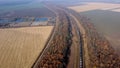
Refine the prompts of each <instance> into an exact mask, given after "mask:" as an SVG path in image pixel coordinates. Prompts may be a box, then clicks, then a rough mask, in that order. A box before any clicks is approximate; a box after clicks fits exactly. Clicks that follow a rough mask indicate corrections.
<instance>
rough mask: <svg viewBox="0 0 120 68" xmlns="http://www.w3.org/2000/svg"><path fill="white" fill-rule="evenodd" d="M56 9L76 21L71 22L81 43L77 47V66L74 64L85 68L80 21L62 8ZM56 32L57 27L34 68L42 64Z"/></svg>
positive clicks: (77, 67)
mask: <svg viewBox="0 0 120 68" xmlns="http://www.w3.org/2000/svg"><path fill="white" fill-rule="evenodd" d="M55 7H56V6H55ZM47 8H49V7H48V6H47ZM56 8H57V9H59V10H62V11H63V12H64V13H65V14H67V17H69V19H70V20H71V21H72V20H74V22H71V25H72V24H74V25H72V26H74V28H75V30H76V32H77V35H78V41H79V46H78V47H77V48H78V49H77V51H76V52H77V53H76V55H77V57H76V58H75V59H74V60H75V62H76V64H74V65H75V66H74V68H84V60H83V43H82V42H83V40H81V39H82V36H81V30H80V26H79V25H78V21H77V19H75V18H74V16H73V15H72V14H71V13H69V12H68V11H66V10H64V9H62V8H60V7H56ZM56 14H57V13H56ZM56 16H57V20H56V22H58V21H59V20H58V18H59V16H58V15H56ZM55 32H56V26H55V27H54V30H53V33H52V34H51V37H50V38H49V40H48V42H47V44H46V47H45V48H44V49H43V52H42V53H41V54H40V56H39V57H38V59H37V60H36V62H35V63H34V65H33V67H32V68H38V67H37V66H38V65H39V63H40V61H41V59H42V58H43V56H44V54H45V53H46V51H47V50H48V48H49V47H50V45H49V43H50V42H51V41H52V39H53V38H54V35H55Z"/></svg>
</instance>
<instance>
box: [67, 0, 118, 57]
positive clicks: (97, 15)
mask: <svg viewBox="0 0 120 68" xmlns="http://www.w3.org/2000/svg"><path fill="white" fill-rule="evenodd" d="M119 6H120V4H112V3H95V2H92V3H83V4H82V5H75V6H70V7H69V8H70V9H73V10H75V11H77V12H79V13H80V15H81V16H85V17H87V18H89V19H90V21H91V22H92V23H93V24H94V25H95V27H96V29H97V30H98V31H100V33H101V34H102V35H104V36H105V37H106V38H107V39H108V40H109V42H110V43H111V44H112V46H113V48H114V49H115V50H116V52H117V53H118V54H119V55H120V30H119V29H120V27H119V26H120V11H119V10H120V7H119Z"/></svg>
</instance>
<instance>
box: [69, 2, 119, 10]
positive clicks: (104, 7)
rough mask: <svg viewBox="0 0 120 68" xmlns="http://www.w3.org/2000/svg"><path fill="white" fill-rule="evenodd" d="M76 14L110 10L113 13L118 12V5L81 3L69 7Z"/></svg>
mask: <svg viewBox="0 0 120 68" xmlns="http://www.w3.org/2000/svg"><path fill="white" fill-rule="evenodd" d="M69 8H70V9H73V10H75V11H77V12H85V11H90V10H97V9H99V10H110V11H115V12H120V4H111V3H94V2H93V3H83V5H75V6H71V7H69Z"/></svg>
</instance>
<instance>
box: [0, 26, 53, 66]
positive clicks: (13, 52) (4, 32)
mask: <svg viewBox="0 0 120 68" xmlns="http://www.w3.org/2000/svg"><path fill="white" fill-rule="evenodd" d="M52 29H53V26H44V27H43V26H41V27H21V28H5V29H0V68H31V66H32V65H33V63H34V62H35V60H36V59H37V57H38V56H39V54H40V52H41V51H42V49H43V48H44V45H45V43H46V41H47V39H48V37H49V36H50V33H51V31H52Z"/></svg>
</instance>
